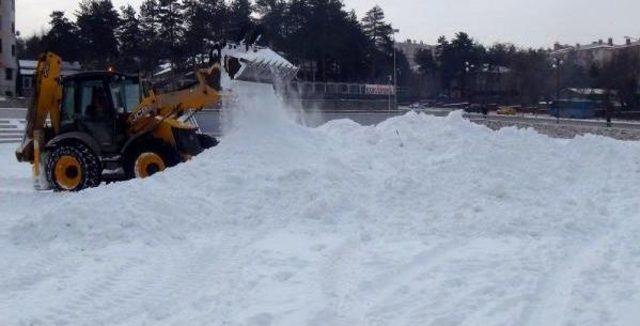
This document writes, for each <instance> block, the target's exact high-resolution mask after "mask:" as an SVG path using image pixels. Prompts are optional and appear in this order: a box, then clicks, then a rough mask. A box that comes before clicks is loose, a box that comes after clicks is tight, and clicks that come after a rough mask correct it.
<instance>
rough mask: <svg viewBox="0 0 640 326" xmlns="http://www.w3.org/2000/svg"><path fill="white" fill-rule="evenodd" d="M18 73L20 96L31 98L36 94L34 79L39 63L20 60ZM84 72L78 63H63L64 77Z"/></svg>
mask: <svg viewBox="0 0 640 326" xmlns="http://www.w3.org/2000/svg"><path fill="white" fill-rule="evenodd" d="M18 65H19V73H18V95H20V96H22V97H31V96H33V92H34V78H35V73H36V67H37V66H38V61H35V60H19V61H18ZM80 71H82V66H80V63H78V62H63V63H62V72H61V74H62V76H69V75H73V74H76V73H79V72H80Z"/></svg>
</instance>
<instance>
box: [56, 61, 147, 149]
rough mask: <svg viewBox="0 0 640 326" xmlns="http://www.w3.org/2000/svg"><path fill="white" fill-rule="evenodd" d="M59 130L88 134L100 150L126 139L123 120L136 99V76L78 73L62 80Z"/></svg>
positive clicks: (111, 147) (118, 144)
mask: <svg viewBox="0 0 640 326" xmlns="http://www.w3.org/2000/svg"><path fill="white" fill-rule="evenodd" d="M62 83H63V95H62V105H61V117H60V120H61V121H60V123H61V132H62V133H65V132H82V133H86V134H89V135H90V136H91V137H92V138H93V139H95V140H96V142H97V143H98V144H99V145H100V149H101V151H103V152H105V153H115V152H117V151H118V149H119V148H120V147H121V146H122V144H123V143H124V142H126V138H127V135H126V130H127V126H126V121H127V117H128V115H129V113H130V112H131V111H133V110H134V109H135V108H136V107H137V105H138V103H139V102H140V96H141V94H140V80H139V78H138V77H137V76H131V75H124V74H118V73H111V72H92V73H81V74H77V75H72V76H69V77H66V78H64V79H63V81H62Z"/></svg>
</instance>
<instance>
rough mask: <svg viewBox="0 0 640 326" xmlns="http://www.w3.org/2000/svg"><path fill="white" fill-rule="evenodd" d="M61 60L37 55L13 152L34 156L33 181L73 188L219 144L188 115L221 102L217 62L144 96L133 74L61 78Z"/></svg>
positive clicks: (140, 173) (159, 166)
mask: <svg viewBox="0 0 640 326" xmlns="http://www.w3.org/2000/svg"><path fill="white" fill-rule="evenodd" d="M61 65H62V60H61V58H60V57H58V56H57V55H56V54H54V53H51V52H48V53H45V54H43V55H42V56H41V57H40V58H39V60H38V66H37V69H36V76H35V77H36V78H35V95H34V98H33V101H32V104H31V106H30V107H29V109H28V113H27V126H26V129H25V135H24V138H23V142H22V144H21V146H20V147H19V148H18V150H17V151H16V157H17V159H18V160H19V161H20V162H29V163H32V165H33V174H34V177H35V178H36V187H40V188H43V189H50V188H53V189H54V190H58V191H79V190H82V189H85V188H89V187H96V186H98V185H100V184H101V183H102V182H103V181H111V180H122V179H130V178H135V177H138V178H144V177H148V176H150V175H152V174H154V173H157V172H159V171H162V170H164V169H166V168H168V167H171V166H174V165H176V164H178V163H180V162H182V161H185V160H188V159H189V158H190V157H192V156H195V155H198V154H200V153H201V152H202V151H203V150H204V149H206V148H210V147H212V146H215V145H217V140H216V139H215V138H212V137H209V136H207V135H204V134H200V133H198V132H197V131H198V129H199V128H198V126H196V125H194V124H192V123H190V122H189V121H190V120H189V118H190V116H191V115H192V114H193V113H194V112H195V111H198V110H201V109H202V108H204V107H209V106H213V105H216V104H217V103H218V102H219V101H220V90H221V88H220V75H221V72H220V66H219V65H218V64H214V65H213V66H211V67H210V68H208V69H200V70H197V71H196V74H195V76H196V80H197V82H195V83H194V84H192V86H190V87H186V88H184V89H182V90H178V91H173V92H167V93H163V94H156V93H155V92H154V91H149V92H148V93H147V94H146V95H143V90H142V87H141V81H140V78H139V76H134V75H126V74H121V73H117V72H114V71H111V69H110V70H109V71H102V72H87V73H80V74H77V75H73V76H69V77H64V78H62V77H61V76H60V70H61ZM114 171H115V172H114Z"/></svg>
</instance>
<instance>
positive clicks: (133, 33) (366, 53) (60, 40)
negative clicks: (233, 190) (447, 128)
mask: <svg viewBox="0 0 640 326" xmlns="http://www.w3.org/2000/svg"><path fill="white" fill-rule="evenodd" d="M248 31H253V33H254V35H255V36H257V35H258V34H260V35H262V38H260V39H259V40H257V42H258V43H259V44H260V45H267V46H270V47H272V48H273V49H274V50H276V51H278V52H280V53H282V54H284V56H285V57H287V58H288V59H289V60H290V61H292V62H293V63H294V64H297V65H298V66H300V67H302V68H303V69H302V70H301V73H300V76H299V77H300V78H303V79H308V80H317V81H349V82H384V83H388V82H389V75H391V74H392V72H393V68H392V67H393V29H392V27H391V24H389V23H388V22H386V20H385V15H384V12H383V10H382V9H381V8H380V7H378V6H376V7H374V8H373V9H371V10H370V11H369V12H367V13H366V15H365V16H364V18H363V19H362V20H359V19H358V17H357V15H356V13H355V12H354V11H347V10H346V8H345V6H344V3H343V2H342V0H256V1H255V2H252V1H250V0H231V1H230V2H226V1H225V0H145V1H144V2H143V3H142V5H141V6H140V8H137V9H136V8H134V7H133V6H131V5H128V6H124V7H121V8H119V9H116V8H115V7H114V6H113V3H112V2H111V0H83V1H82V2H81V3H80V4H79V8H78V10H77V11H76V12H75V13H73V15H72V16H69V15H67V14H65V13H64V12H61V11H54V12H53V13H51V15H50V21H49V30H48V31H47V32H46V33H41V34H36V35H31V36H29V37H28V38H26V39H23V40H22V39H21V40H19V44H18V45H19V47H18V50H19V56H20V57H21V58H25V59H35V58H37V56H38V55H39V54H40V53H42V52H43V51H44V50H50V51H54V52H56V53H58V54H60V55H61V56H62V57H63V59H64V60H65V61H79V62H81V63H82V65H83V67H85V68H87V69H104V67H106V66H108V65H116V66H117V67H118V68H119V69H121V70H124V71H136V70H143V71H152V70H153V69H154V68H156V67H157V66H158V65H159V64H160V63H162V62H167V61H171V62H173V63H174V64H176V65H180V64H183V63H185V62H189V60H192V59H193V58H195V57H196V56H197V55H199V54H203V53H208V52H209V51H211V50H212V48H214V47H215V46H217V45H218V44H222V43H224V42H226V41H239V40H241V39H242V38H243V37H244V36H246V35H247V32H248ZM398 62H399V63H400V64H399V66H400V69H401V70H402V71H408V64H407V63H406V58H404V57H402V58H400V59H399V60H398ZM408 74H409V73H408V72H407V73H406V75H408Z"/></svg>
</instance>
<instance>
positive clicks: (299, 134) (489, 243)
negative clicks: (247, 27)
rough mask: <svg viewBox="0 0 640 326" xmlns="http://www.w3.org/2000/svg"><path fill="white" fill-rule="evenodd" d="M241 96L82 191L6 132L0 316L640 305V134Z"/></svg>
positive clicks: (442, 312) (18, 321) (500, 315)
mask: <svg viewBox="0 0 640 326" xmlns="http://www.w3.org/2000/svg"><path fill="white" fill-rule="evenodd" d="M243 106H244V107H247V109H245V110H236V111H235V112H234V113H233V114H232V117H230V118H229V121H230V126H229V127H228V128H227V129H226V132H227V133H226V136H225V138H224V141H223V142H222V144H221V145H220V146H219V147H218V148H215V149H213V150H211V151H209V152H207V153H204V154H203V155H201V156H199V157H197V158H195V159H193V160H192V161H190V162H188V163H186V164H182V165H180V166H178V167H176V168H174V169H172V170H170V171H167V172H165V173H163V174H161V175H157V176H154V177H153V178H150V179H147V180H143V181H131V182H126V183H119V184H112V185H108V186H103V187H101V188H97V189H91V190H87V191H84V192H82V193H77V194H61V193H49V192H41V193H37V192H35V191H33V190H32V189H31V185H30V182H31V181H30V176H29V174H30V169H29V166H27V165H19V164H18V163H15V162H14V158H13V149H14V148H13V147H15V145H12V146H6V145H2V146H0V262H2V268H0V325H638V324H640V310H639V309H638V308H639V307H640V199H639V198H640V197H638V194H640V144H638V143H634V142H621V141H616V140H612V139H607V138H602V137H596V136H585V137H578V138H576V139H573V140H559V139H552V138H548V137H546V136H543V135H539V134H537V133H535V132H534V131H531V130H517V129H514V128H507V129H502V130H500V131H497V132H494V131H491V130H489V129H487V128H485V127H483V126H479V125H475V124H473V123H470V122H468V121H466V120H464V119H463V118H462V117H461V114H460V113H452V114H451V115H450V116H449V117H446V118H438V117H432V116H427V115H417V114H415V113H408V114H407V115H405V116H402V117H397V118H392V119H390V120H388V121H386V122H384V123H382V124H380V125H378V126H373V127H363V126H360V125H357V124H355V123H353V122H350V121H346V120H341V121H333V122H330V123H328V124H326V125H324V126H321V127H319V128H315V129H312V128H306V127H303V126H301V125H299V124H296V123H294V122H292V120H290V119H288V114H285V113H284V112H283V111H282V110H279V109H277V105H275V104H273V103H271V101H265V100H264V99H263V98H257V99H255V98H254V99H253V100H243Z"/></svg>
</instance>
